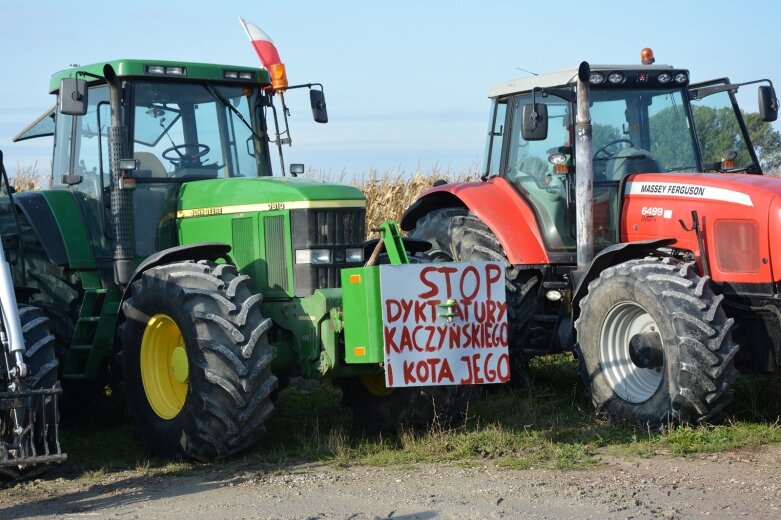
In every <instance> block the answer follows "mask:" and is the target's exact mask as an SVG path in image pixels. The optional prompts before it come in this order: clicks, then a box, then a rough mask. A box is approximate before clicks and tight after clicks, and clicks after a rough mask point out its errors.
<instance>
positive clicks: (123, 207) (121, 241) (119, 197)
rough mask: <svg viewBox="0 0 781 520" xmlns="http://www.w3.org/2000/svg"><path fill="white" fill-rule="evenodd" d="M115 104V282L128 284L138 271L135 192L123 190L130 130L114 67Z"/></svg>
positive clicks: (110, 74)
mask: <svg viewBox="0 0 781 520" xmlns="http://www.w3.org/2000/svg"><path fill="white" fill-rule="evenodd" d="M103 75H104V76H105V77H106V82H107V83H108V90H109V102H110V104H111V127H110V128H109V130H108V150H109V165H110V171H111V187H110V194H111V195H110V200H111V227H112V231H113V232H114V282H115V283H117V284H118V285H122V286H124V285H126V284H127V283H128V282H129V281H130V278H131V277H132V276H133V273H134V272H135V270H136V266H135V263H133V258H134V257H135V227H134V225H133V222H134V221H133V191H132V190H128V189H122V183H121V182H120V179H121V178H122V176H123V172H122V169H121V168H120V161H121V160H122V159H127V157H128V148H129V147H128V142H127V140H128V137H127V128H126V127H125V125H123V124H122V110H121V108H122V85H121V83H120V81H119V78H117V74H116V72H114V68H113V67H112V66H111V65H108V64H106V65H105V66H104V67H103Z"/></svg>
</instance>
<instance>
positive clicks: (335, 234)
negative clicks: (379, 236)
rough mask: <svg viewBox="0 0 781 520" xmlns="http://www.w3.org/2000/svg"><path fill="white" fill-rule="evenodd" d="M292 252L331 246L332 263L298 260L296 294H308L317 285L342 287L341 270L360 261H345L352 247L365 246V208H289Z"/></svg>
mask: <svg viewBox="0 0 781 520" xmlns="http://www.w3.org/2000/svg"><path fill="white" fill-rule="evenodd" d="M290 221H291V232H292V239H293V254H294V258H295V251H296V250H297V249H311V248H318V249H330V250H331V259H332V262H331V264H329V265H323V266H312V265H309V264H296V265H295V269H294V273H295V286H296V296H309V295H311V294H312V293H313V292H314V291H315V289H325V288H337V287H341V279H340V274H339V273H340V271H341V270H342V269H344V268H345V267H357V266H359V265H361V263H360V262H350V263H348V262H346V261H345V254H346V250H347V249H349V248H361V247H363V242H364V234H365V231H366V229H365V228H366V210H365V209H364V208H344V209H337V208H334V209H307V210H294V211H291V212H290Z"/></svg>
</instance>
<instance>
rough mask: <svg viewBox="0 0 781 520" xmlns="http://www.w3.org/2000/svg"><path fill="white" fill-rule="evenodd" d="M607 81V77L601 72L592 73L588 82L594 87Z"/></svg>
mask: <svg viewBox="0 0 781 520" xmlns="http://www.w3.org/2000/svg"><path fill="white" fill-rule="evenodd" d="M604 81H605V75H604V74H602V73H601V72H592V73H591V75H590V76H589V78H588V82H589V83H591V84H592V85H599V84H600V83H603V82H604Z"/></svg>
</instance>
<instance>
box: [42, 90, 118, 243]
mask: <svg viewBox="0 0 781 520" xmlns="http://www.w3.org/2000/svg"><path fill="white" fill-rule="evenodd" d="M109 112H110V111H109V109H108V88H107V87H106V86H105V85H102V86H97V87H92V88H91V89H90V91H89V104H88V106H87V113H86V114H84V115H83V116H71V115H65V114H57V118H56V121H55V127H56V129H55V138H54V160H53V162H52V181H51V182H52V186H53V187H55V188H68V189H70V190H71V191H72V192H73V194H74V196H75V198H76V200H77V202H78V204H79V207H80V208H81V211H82V212H83V214H84V221H85V222H86V224H87V227H88V229H89V234H90V237H91V239H92V247H93V250H94V251H95V255H96V257H98V258H106V257H111V254H112V252H111V245H110V236H109V233H110V231H109V230H110V228H111V226H110V225H109V222H108V214H107V212H106V207H105V205H104V200H103V199H104V192H103V187H104V186H107V185H108V183H109V182H110V174H109V162H108V134H107V129H108V126H109V124H110V121H109ZM66 175H67V176H71V178H73V179H77V182H75V183H73V184H69V185H66V184H64V183H63V177H64V176H66Z"/></svg>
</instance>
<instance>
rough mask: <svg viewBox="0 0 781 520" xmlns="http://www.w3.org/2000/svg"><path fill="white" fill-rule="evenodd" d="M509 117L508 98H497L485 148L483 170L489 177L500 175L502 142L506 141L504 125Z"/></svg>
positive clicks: (489, 123) (489, 122) (492, 111)
mask: <svg viewBox="0 0 781 520" xmlns="http://www.w3.org/2000/svg"><path fill="white" fill-rule="evenodd" d="M506 117H507V99H501V100H498V101H497V100H495V101H494V105H493V110H491V118H490V120H489V121H488V140H487V146H486V150H485V155H484V157H485V161H486V162H485V167H484V168H483V172H485V175H486V176H487V177H493V176H495V175H498V174H499V172H500V171H501V170H500V165H501V162H502V143H503V142H504V125H505V118H506Z"/></svg>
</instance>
